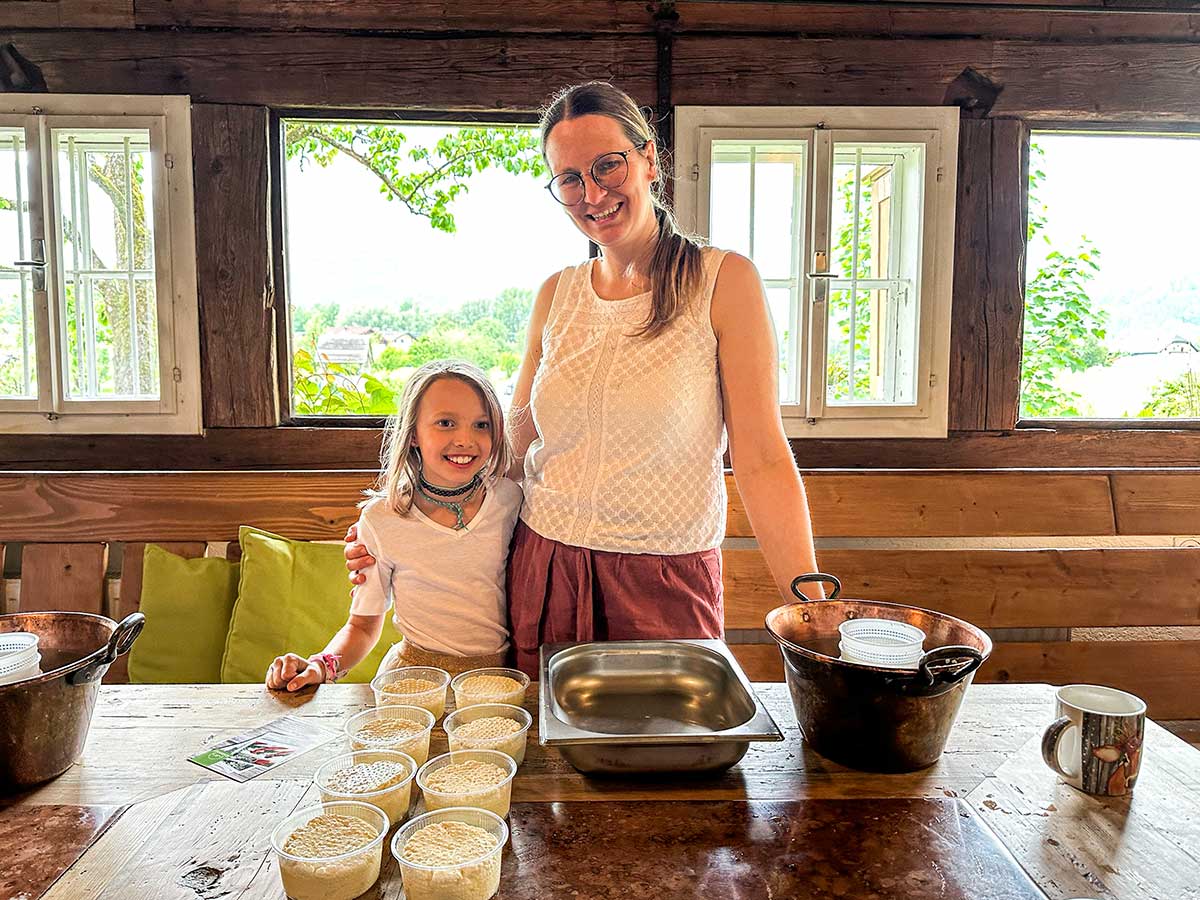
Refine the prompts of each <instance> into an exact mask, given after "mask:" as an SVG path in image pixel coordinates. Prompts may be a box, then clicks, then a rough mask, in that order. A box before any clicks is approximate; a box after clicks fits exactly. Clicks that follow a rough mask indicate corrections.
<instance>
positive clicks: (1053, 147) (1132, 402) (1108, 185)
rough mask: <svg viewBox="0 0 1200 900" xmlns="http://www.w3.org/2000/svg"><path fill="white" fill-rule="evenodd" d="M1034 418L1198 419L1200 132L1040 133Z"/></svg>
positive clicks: (1033, 223)
mask: <svg viewBox="0 0 1200 900" xmlns="http://www.w3.org/2000/svg"><path fill="white" fill-rule="evenodd" d="M1029 162H1030V164H1029V250H1028V254H1027V257H1026V273H1025V322H1024V332H1023V354H1022V361H1021V416H1022V417H1023V418H1024V419H1026V420H1028V419H1076V420H1078V419H1106V420H1137V419H1140V420H1154V419H1200V264H1197V261H1196V224H1195V220H1196V210H1197V207H1198V206H1200V187H1198V186H1197V180H1196V172H1197V171H1200V135H1194V134H1193V135H1163V134H1158V135H1153V134H1113V133H1103V132H1078V131H1075V132H1069V131H1035V132H1034V133H1033V134H1032V135H1031V138H1030V161H1029Z"/></svg>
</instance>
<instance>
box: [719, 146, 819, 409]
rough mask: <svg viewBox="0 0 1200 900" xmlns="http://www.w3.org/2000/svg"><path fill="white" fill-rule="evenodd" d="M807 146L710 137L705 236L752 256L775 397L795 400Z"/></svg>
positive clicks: (782, 399)
mask: <svg viewBox="0 0 1200 900" xmlns="http://www.w3.org/2000/svg"><path fill="white" fill-rule="evenodd" d="M806 158H807V146H806V145H805V144H804V143H797V142H795V141H713V143H712V171H711V173H710V184H711V190H710V193H709V239H710V240H711V241H712V243H713V245H714V246H717V247H721V248H722V249H725V250H733V251H735V252H737V253H741V254H743V255H744V256H748V257H749V258H750V259H752V260H753V261H754V264H755V266H756V267H757V268H758V271H759V274H760V275H761V276H762V277H763V280H764V281H765V283H766V287H767V299H768V302H769V304H770V307H771V316H772V318H773V319H774V323H775V331H776V338H777V340H778V342H779V358H780V363H779V394H780V402H782V403H795V402H796V400H797V393H798V385H797V384H796V371H797V367H798V365H799V355H798V353H799V351H798V347H799V339H800V333H799V332H800V326H799V318H798V310H799V308H800V291H801V282H800V272H799V268H800V242H801V239H802V237H803V236H802V233H801V232H802V229H803V225H804V208H805V200H804V188H805V183H806V179H805V175H806V171H807V169H806V162H805V160H806Z"/></svg>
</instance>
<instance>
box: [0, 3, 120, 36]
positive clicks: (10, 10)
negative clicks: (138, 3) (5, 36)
mask: <svg viewBox="0 0 1200 900" xmlns="http://www.w3.org/2000/svg"><path fill="white" fill-rule="evenodd" d="M133 27H134V25H133V0H0V28H125V29H128V28H133Z"/></svg>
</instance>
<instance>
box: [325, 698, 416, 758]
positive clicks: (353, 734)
mask: <svg viewBox="0 0 1200 900" xmlns="http://www.w3.org/2000/svg"><path fill="white" fill-rule="evenodd" d="M377 719H404V720H406V721H409V722H415V723H417V724H418V725H420V726H421V730H420V731H414V732H408V733H405V734H399V735H397V736H395V737H371V736H369V735H363V734H360V733H359V732H360V731H361V729H362V727H363V726H364V725H366V724H367V723H368V722H373V721H376V720H377ZM434 721H435V720H434V716H433V713H431V712H430V711H429V710H427V709H424V708H422V707H420V706H379V707H376V708H375V709H366V710H363V711H362V712H360V713H356V714H355V715H353V716H351V717H350V718H348V719H347V720H346V724H345V726H344V730H345V732H346V738H347V740H349V741H350V749H351V750H399V751H400V752H401V753H407V754H408V755H409V756H411V757H412V758H413V759H414V760H415V761H416V763H417V765H418V766H419V765H421V763H423V762H425V760H427V759H429V735H430V734H431V733H432V732H433V723H434Z"/></svg>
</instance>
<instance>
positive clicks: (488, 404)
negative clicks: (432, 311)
mask: <svg viewBox="0 0 1200 900" xmlns="http://www.w3.org/2000/svg"><path fill="white" fill-rule="evenodd" d="M442 378H454V379H457V380H458V381H461V382H463V383H465V384H468V385H470V386H471V387H472V388H474V389H475V393H477V394H478V395H479V399H480V400H482V401H483V408H484V411H485V412H486V413H487V416H488V419H489V420H490V421H491V423H492V452H491V455H490V456H489V457H488V460H487V462H486V463H485V464H484V467H483V468H482V469H480V472H479V474H480V477H481V479H482V480H483V482H484V483H485V484H486V483H489V482H492V481H495V480H496V479H497V478H499V477H500V476H502V475H504V473H505V472H507V471H508V467H509V465H510V463H511V461H512V454H511V451H510V450H509V446H508V437H507V435H506V433H505V428H504V409H503V408H502V407H501V406H500V398H499V397H497V396H496V389H495V388H494V387H492V383H491V382H490V381H488V378H487V376H486V375H485V374H483V370H482V369H480V368H479V367H478V366H477V365H475V364H474V363H469V362H466V361H465V360H461V359H435V360H433V361H431V362H427V363H425V365H423V366H421V367H420V368H419V369H417V371H415V372H413V374H412V375H411V377H409V379H408V383H407V384H405V385H404V393H403V394H401V396H400V405H399V406H398V407H397V408H396V412H395V413H394V414H392V415H391V416H389V417H388V420H387V425H386V427H385V428H384V432H383V449H382V450H381V451H380V453H379V462H380V471H379V478H378V480H377V481H376V482H375V487H374V488H373V489H371V490H368V491H365V493H366V495H367V497H368V498H378V499H380V500H383V501H384V502H385V503H386V504H387V506H388V508H389V509H391V510H393V511H394V512H396V513H398V514H399V515H402V516H406V515H408V513H409V511H410V510H411V509H412V505H413V492H414V491H415V490H416V484H417V480H418V479H419V478H420V475H421V454H420V452H419V451H418V450H417V448H416V446H415V445H414V444H413V441H414V439H415V438H416V435H417V410H418V408H419V407H420V405H421V398H422V397H424V396H425V391H427V390H428V389H429V386H430V385H432V384H433V383H434V382H435V381H438V380H439V379H442ZM368 502H370V501H369V500H364V501H363V504H366V503H368ZM363 504H360V505H363Z"/></svg>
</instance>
